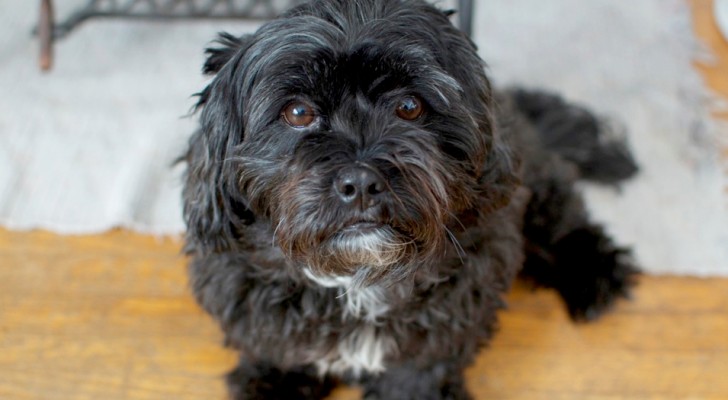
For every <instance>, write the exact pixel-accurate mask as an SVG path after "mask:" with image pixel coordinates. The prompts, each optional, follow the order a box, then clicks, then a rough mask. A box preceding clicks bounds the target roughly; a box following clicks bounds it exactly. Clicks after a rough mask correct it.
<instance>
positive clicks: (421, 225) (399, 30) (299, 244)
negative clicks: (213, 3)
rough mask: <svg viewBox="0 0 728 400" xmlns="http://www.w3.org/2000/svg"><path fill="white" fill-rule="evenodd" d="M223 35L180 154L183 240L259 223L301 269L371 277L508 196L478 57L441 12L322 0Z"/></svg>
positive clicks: (224, 239) (427, 257)
mask: <svg viewBox="0 0 728 400" xmlns="http://www.w3.org/2000/svg"><path fill="white" fill-rule="evenodd" d="M221 43H222V44H223V45H224V47H223V48H220V49H213V50H210V51H209V54H210V58H209V59H208V62H207V64H206V71H207V72H209V73H215V78H214V80H213V82H212V83H211V84H210V85H209V86H208V88H206V89H205V91H204V92H203V93H202V94H201V101H200V104H201V106H202V107H204V108H203V112H202V117H201V119H202V129H201V132H200V133H199V134H198V135H197V136H196V137H195V138H193V141H192V148H191V151H190V155H189V157H188V161H189V162H190V169H189V172H188V182H187V188H186V192H185V215H186V218H187V222H188V226H189V228H190V231H189V234H190V236H191V238H190V242H191V243H192V244H193V246H194V245H195V243H197V244H198V245H200V246H201V247H205V246H208V247H209V246H212V247H218V248H219V247H222V248H225V249H226V250H230V248H234V247H235V246H236V243H239V239H240V238H239V236H240V235H244V234H246V233H245V232H246V228H245V227H246V226H248V225H252V224H260V223H264V224H266V225H267V226H268V227H269V228H270V232H272V233H273V236H274V238H273V240H274V243H275V245H276V246H278V247H280V249H281V250H282V251H283V253H284V254H285V255H286V256H287V258H289V259H290V260H293V261H294V262H296V263H297V265H300V266H301V268H308V269H309V271H308V272H310V273H313V274H314V275H317V276H348V277H353V278H355V280H357V281H358V282H372V281H374V280H377V279H383V277H385V276H387V277H400V276H402V275H405V274H407V273H408V272H409V271H412V270H413V269H415V268H416V266H417V265H426V264H427V263H428V262H431V261H432V260H434V259H436V258H438V257H442V256H443V254H446V253H447V252H449V251H451V249H452V248H453V246H454V245H453V243H452V242H451V240H452V239H453V238H452V237H451V235H452V230H462V229H463V227H461V224H462V221H459V220H458V217H459V216H461V215H464V214H473V213H475V214H477V215H482V214H484V213H487V212H488V211H490V210H492V209H495V208H497V207H499V206H501V205H502V204H503V203H504V202H505V201H506V200H507V197H508V193H509V192H510V188H511V187H512V186H513V184H514V178H513V175H512V168H511V166H510V160H509V159H508V156H507V155H506V152H505V151H502V149H501V148H500V145H499V143H498V140H497V137H496V136H495V133H494V126H493V121H492V117H491V111H492V110H491V108H492V104H491V100H490V96H491V93H490V88H489V83H488V81H487V78H486V77H485V75H484V72H483V64H482V62H481V61H480V59H479V58H478V56H477V54H476V52H475V49H474V47H473V45H472V44H471V43H470V42H469V41H468V40H467V39H466V38H465V37H464V36H463V35H462V34H461V33H460V32H458V31H457V30H456V29H455V28H454V27H453V26H452V25H451V24H450V22H449V21H448V18H447V16H446V15H445V14H443V13H442V12H440V11H438V10H436V9H434V8H432V7H430V6H429V5H426V4H425V3H423V2H419V1H402V2H399V1H384V0H369V1H357V2H349V1H319V2H314V3H313V4H309V5H304V6H302V7H299V8H297V9H295V10H293V11H292V12H290V13H288V14H287V15H285V16H283V17H282V18H280V19H278V20H275V21H273V22H270V23H268V24H266V25H264V26H263V27H262V28H261V29H260V30H259V31H258V32H256V33H255V34H253V35H250V36H247V37H244V38H241V39H234V38H232V37H224V38H223V39H222V40H221ZM249 231H250V230H248V232H249ZM247 234H250V233H247ZM269 240H270V239H269ZM218 250H219V249H218Z"/></svg>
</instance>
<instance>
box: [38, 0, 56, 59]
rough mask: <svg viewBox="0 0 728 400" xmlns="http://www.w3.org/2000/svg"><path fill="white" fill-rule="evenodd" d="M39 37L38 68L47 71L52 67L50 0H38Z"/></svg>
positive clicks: (51, 10)
mask: <svg viewBox="0 0 728 400" xmlns="http://www.w3.org/2000/svg"><path fill="white" fill-rule="evenodd" d="M38 38H39V39H40V69H41V70H43V71H49V70H50V69H51V67H53V4H52V0H41V1H40V18H39V20H38Z"/></svg>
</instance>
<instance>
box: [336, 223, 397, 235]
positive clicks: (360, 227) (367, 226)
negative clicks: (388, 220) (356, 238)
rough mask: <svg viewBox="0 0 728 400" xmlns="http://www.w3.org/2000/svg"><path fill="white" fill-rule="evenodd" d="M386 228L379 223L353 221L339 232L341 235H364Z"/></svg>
mask: <svg viewBox="0 0 728 400" xmlns="http://www.w3.org/2000/svg"><path fill="white" fill-rule="evenodd" d="M384 228H386V224H383V223H381V222H375V221H364V220H362V221H355V222H353V223H351V224H349V225H347V226H345V227H344V229H342V230H341V232H342V233H349V234H352V233H358V234H366V233H372V232H376V231H378V230H380V229H384Z"/></svg>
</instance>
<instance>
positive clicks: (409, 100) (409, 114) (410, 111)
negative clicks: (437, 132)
mask: <svg viewBox="0 0 728 400" xmlns="http://www.w3.org/2000/svg"><path fill="white" fill-rule="evenodd" d="M424 111H425V109H424V107H423V106H422V100H420V99H419V98H417V97H415V96H407V97H403V98H402V99H401V100H400V101H399V104H397V110H396V113H397V116H398V117H400V118H402V119H404V120H407V121H414V120H416V119H417V118H419V117H421V116H422V113H423V112H424Z"/></svg>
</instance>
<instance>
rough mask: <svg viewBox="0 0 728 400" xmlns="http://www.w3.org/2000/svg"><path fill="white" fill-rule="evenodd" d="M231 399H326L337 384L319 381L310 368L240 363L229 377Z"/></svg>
mask: <svg viewBox="0 0 728 400" xmlns="http://www.w3.org/2000/svg"><path fill="white" fill-rule="evenodd" d="M227 384H228V391H229V394H230V399H231V400H315V399H323V398H325V397H326V396H327V395H328V394H329V393H330V392H331V390H332V389H333V388H334V387H335V386H336V383H335V382H334V381H333V380H331V379H328V378H326V379H323V380H322V379H319V377H318V376H317V375H315V371H313V370H312V369H311V368H299V369H296V370H291V371H285V372H284V371H281V370H280V369H278V368H275V367H273V366H271V365H266V364H255V365H252V364H248V363H245V362H241V364H240V365H239V366H238V367H237V368H235V369H234V370H233V371H232V372H230V373H229V374H228V375H227Z"/></svg>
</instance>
